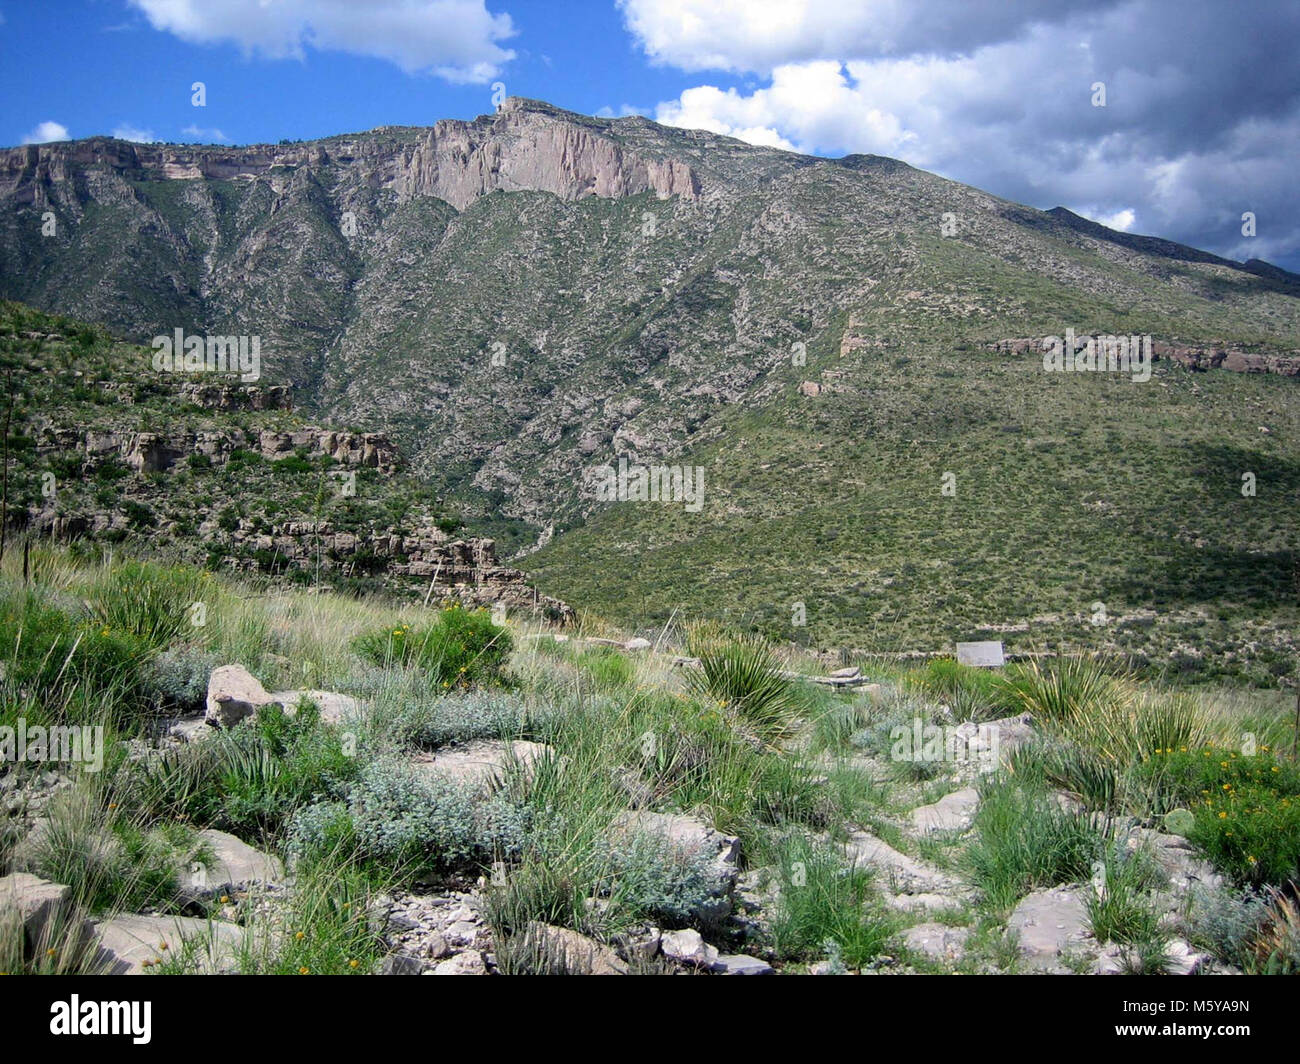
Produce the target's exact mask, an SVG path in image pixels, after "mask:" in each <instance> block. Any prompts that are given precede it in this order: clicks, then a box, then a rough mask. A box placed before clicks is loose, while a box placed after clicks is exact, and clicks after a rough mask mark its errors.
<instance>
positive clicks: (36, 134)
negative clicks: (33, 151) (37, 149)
mask: <svg viewBox="0 0 1300 1064" xmlns="http://www.w3.org/2000/svg"><path fill="white" fill-rule="evenodd" d="M70 139H71V138H70V137H69V136H68V127H67V126H65V125H63V124H62V123H60V122H49V121H46V122H42V123H41V124H40V125H38V126H37V127H36V128H35V129H33V130H32V131H31V132H30V133H28V134H27V136H25V137H23V143H24V144H49V143H50V142H51V141H54V140H70Z"/></svg>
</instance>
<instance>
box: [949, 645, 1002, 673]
mask: <svg viewBox="0 0 1300 1064" xmlns="http://www.w3.org/2000/svg"><path fill="white" fill-rule="evenodd" d="M957 661H958V663H959V664H961V665H975V666H978V667H980V668H985V669H998V668H1001V667H1002V666H1003V665H1004V664H1006V661H1005V659H1004V658H1003V656H1002V644H1001V643H999V642H996V641H990V642H987V643H958V644H957Z"/></svg>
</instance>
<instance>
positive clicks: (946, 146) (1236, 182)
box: [0, 0, 1300, 270]
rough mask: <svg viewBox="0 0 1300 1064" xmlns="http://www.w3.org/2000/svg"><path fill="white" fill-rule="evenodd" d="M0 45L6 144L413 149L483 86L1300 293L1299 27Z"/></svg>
mask: <svg viewBox="0 0 1300 1064" xmlns="http://www.w3.org/2000/svg"><path fill="white" fill-rule="evenodd" d="M0 19H2V21H0V56H2V57H3V61H2V62H0V103H3V109H2V110H0V114H3V128H0V142H4V143H8V144H19V143H24V142H39V141H44V140H57V139H64V138H66V137H73V138H78V137H86V136H92V135H96V134H116V135H119V136H125V137H128V138H129V139H137V140H150V139H157V140H172V141H205V142H220V143H236V144H246V143H258V142H266V141H271V142H274V141H277V140H280V139H282V138H289V139H310V138H313V137H321V136H328V135H332V134H336V133H345V132H355V131H358V130H364V129H369V128H372V127H374V126H379V125H429V124H432V123H433V122H435V121H436V120H437V119H439V118H472V117H474V116H476V115H479V114H485V113H487V112H489V111H490V110H491V109H492V86H493V85H494V84H495V83H497V82H500V83H502V84H504V86H505V90H506V92H507V93H509V94H511V95H520V96H532V97H536V98H539V99H544V100H548V101H549V102H551V103H554V104H557V105H559V106H561V107H566V108H569V109H571V110H575V111H582V112H585V113H589V114H597V113H600V114H614V115H617V114H621V113H625V112H626V111H627V110H629V109H635V110H637V111H640V112H641V113H644V114H647V115H649V116H650V117H652V118H655V119H656V120H658V121H661V122H665V123H668V124H672V125H679V126H686V127H692V128H702V129H709V130H712V131H714V132H717V133H725V134H729V135H732V136H737V137H740V138H742V139H745V140H749V141H751V142H754V143H762V144H769V145H775V146H778V147H785V148H790V149H794V150H799V151H803V152H807V153H816V154H824V155H831V156H838V155H843V154H847V153H849V152H855V151H860V152H874V153H877V154H881V155H889V156H894V157H897V158H902V159H904V160H906V161H907V162H909V163H912V164H913V165H915V166H920V167H922V168H924V169H927V170H931V171H933V172H936V173H940V174H943V175H945V176H947V177H952V178H955V179H957V180H960V181H964V182H967V183H968V184H972V185H975V186H978V187H980V188H983V189H986V190H987V191H989V192H993V193H995V194H997V195H1000V196H1004V197H1006V198H1008V199H1012V200H1016V201H1018V202H1022V203H1027V204H1030V205H1032V206H1036V207H1043V208H1047V207H1053V206H1056V205H1058V204H1059V205H1063V206H1066V207H1069V208H1070V209H1072V210H1075V211H1077V212H1078V213H1080V214H1084V215H1086V216H1087V217H1090V218H1094V219H1096V220H1098V221H1102V222H1104V223H1105V224H1108V225H1111V226H1113V227H1115V228H1119V229H1125V230H1128V231H1131V232H1139V233H1151V234H1155V235H1159V236H1164V237H1168V238H1170V239H1174V240H1179V241H1182V242H1184V243H1188V244H1192V245H1194V246H1197V247H1202V248H1206V249H1208V250H1211V251H1215V252H1217V253H1219V254H1222V255H1227V256H1229V257H1231V258H1235V259H1242V260H1244V259H1246V258H1262V259H1266V260H1268V261H1271V262H1275V263H1278V264H1279V265H1282V266H1285V267H1288V268H1290V269H1292V270H1300V209H1298V208H1297V205H1296V197H1295V196H1294V185H1295V175H1296V173H1297V170H1298V169H1300V4H1294V3H1290V4H1279V3H1273V2H1270V0H1236V2H1235V3H1233V4H1224V3H1220V2H1217V0H1092V2H1090V3H1083V2H1078V0H567V2H544V0H0ZM195 81H202V82H204V84H205V86H206V92H207V104H206V106H205V107H202V108H199V107H194V106H192V105H191V90H190V86H191V85H192V83H193V82H195ZM1099 84H1100V85H1103V86H1104V92H1103V94H1102V103H1101V104H1099V103H1098V94H1097V91H1096V86H1097V85H1099ZM1245 212H1251V213H1253V214H1254V216H1255V227H1256V231H1255V234H1254V235H1246V234H1243V232H1242V226H1243V221H1242V215H1243V214H1244V213H1245Z"/></svg>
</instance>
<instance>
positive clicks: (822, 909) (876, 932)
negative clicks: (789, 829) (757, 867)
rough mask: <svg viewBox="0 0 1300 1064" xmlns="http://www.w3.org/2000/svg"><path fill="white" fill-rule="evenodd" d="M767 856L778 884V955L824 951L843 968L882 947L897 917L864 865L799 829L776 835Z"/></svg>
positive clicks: (807, 956)
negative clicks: (802, 833) (885, 901)
mask: <svg viewBox="0 0 1300 1064" xmlns="http://www.w3.org/2000/svg"><path fill="white" fill-rule="evenodd" d="M770 857H771V860H770V863H771V864H772V866H773V867H774V868H775V869H776V873H777V876H778V884H779V888H780V894H779V897H778V899H777V902H776V904H775V910H774V912H773V913H772V916H771V928H772V948H773V949H774V950H775V952H776V954H777V955H778V956H780V957H782V958H784V959H786V960H793V961H803V962H811V961H815V960H818V959H821V958H822V957H825V956H827V955H828V954H829V955H831V956H832V957H834V958H836V959H838V960H840V961H841V962H842V963H843V965H844V966H845V967H846V968H852V969H861V968H863V967H866V966H867V965H868V964H870V963H871V961H872V960H874V959H875V958H876V957H878V956H880V954H881V953H883V952H884V951H885V949H886V947H887V946H888V943H889V940H890V938H891V936H892V935H893V934H894V933H895V932H896V930H897V923H896V918H895V917H894V916H893V914H891V913H889V912H888V911H887V910H886V909H885V908H884V905H883V903H882V901H881V900H880V898H879V896H878V894H877V892H876V890H875V888H874V886H873V883H872V875H871V872H870V870H869V869H866V868H864V867H862V866H858V865H851V864H849V863H847V862H846V861H845V859H844V857H843V855H842V854H841V853H840V852H839V851H838V850H836V849H835V848H834V847H831V846H827V845H825V844H821V843H818V842H815V841H814V840H811V839H809V838H807V837H805V836H803V835H798V834H790V835H787V836H785V837H783V838H780V839H779V840H777V841H776V843H775V847H774V851H773V852H772V853H771V855H770Z"/></svg>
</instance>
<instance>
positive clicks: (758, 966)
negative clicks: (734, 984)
mask: <svg viewBox="0 0 1300 1064" xmlns="http://www.w3.org/2000/svg"><path fill="white" fill-rule="evenodd" d="M713 970H714V971H715V972H717V973H718V974H719V975H773V974H775V969H774V968H773V967H772V966H771V965H770V964H768V963H767V961H760V960H759V959H758V958H757V957H750V956H747V955H746V954H744V953H723V954H720V955H719V956H718V959H717V961H716V962H715V963H714V965H713Z"/></svg>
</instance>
